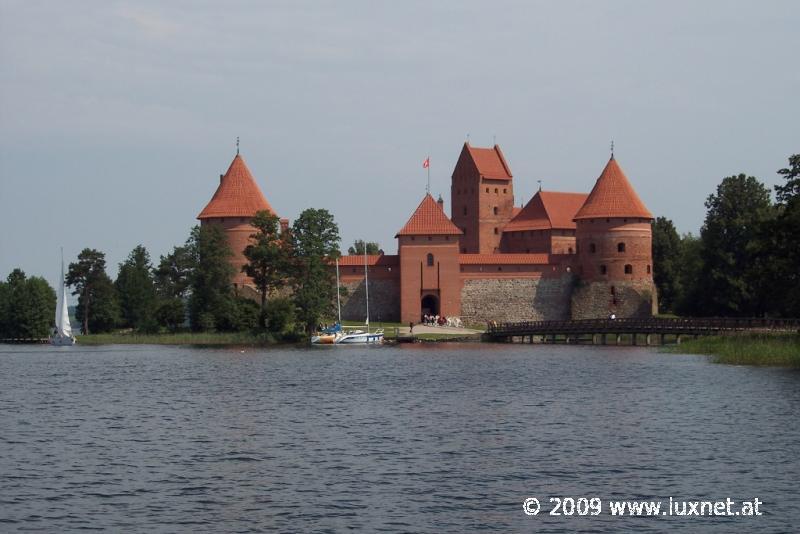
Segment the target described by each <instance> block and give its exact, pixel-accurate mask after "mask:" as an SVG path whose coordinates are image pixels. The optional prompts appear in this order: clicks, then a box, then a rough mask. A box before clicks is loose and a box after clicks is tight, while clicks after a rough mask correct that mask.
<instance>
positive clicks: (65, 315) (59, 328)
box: [50, 249, 75, 346]
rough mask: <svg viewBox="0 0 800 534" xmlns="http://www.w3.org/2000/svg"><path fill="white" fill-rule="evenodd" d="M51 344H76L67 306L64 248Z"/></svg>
mask: <svg viewBox="0 0 800 534" xmlns="http://www.w3.org/2000/svg"><path fill="white" fill-rule="evenodd" d="M50 344H51V345H57V346H69V345H74V344H75V336H73V335H72V325H71V324H70V323H69V308H68V307H67V286H66V284H65V283H64V250H63V249H62V250H61V281H60V284H59V287H58V295H56V318H55V326H54V327H53V333H52V334H51V335H50Z"/></svg>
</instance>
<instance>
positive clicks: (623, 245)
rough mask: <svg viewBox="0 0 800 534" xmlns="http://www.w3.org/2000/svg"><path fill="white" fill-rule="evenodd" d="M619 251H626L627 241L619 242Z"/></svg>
mask: <svg viewBox="0 0 800 534" xmlns="http://www.w3.org/2000/svg"><path fill="white" fill-rule="evenodd" d="M617 252H625V243H617Z"/></svg>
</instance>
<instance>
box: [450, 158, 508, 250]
mask: <svg viewBox="0 0 800 534" xmlns="http://www.w3.org/2000/svg"><path fill="white" fill-rule="evenodd" d="M511 178H512V176H511V169H510V168H509V166H508V163H506V160H505V158H504V157H503V152H502V151H501V150H500V147H499V146H497V145H494V147H493V148H476V147H472V146H470V144H469V143H464V148H462V149H461V155H460V156H459V157H458V162H457V163H456V167H455V169H454V170H453V179H452V182H451V186H450V206H451V209H452V219H453V223H454V224H455V225H456V226H458V228H460V229H461V231H462V232H463V236H462V237H461V252H462V253H467V254H493V253H496V252H500V239H501V237H502V231H503V226H504V225H505V224H506V223H507V222H508V221H510V220H511V217H512V216H513V210H514V185H513V183H512V180H511Z"/></svg>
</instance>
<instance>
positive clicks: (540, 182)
mask: <svg viewBox="0 0 800 534" xmlns="http://www.w3.org/2000/svg"><path fill="white" fill-rule="evenodd" d="M536 181H537V182H539V191H541V190H542V181H541V180H536Z"/></svg>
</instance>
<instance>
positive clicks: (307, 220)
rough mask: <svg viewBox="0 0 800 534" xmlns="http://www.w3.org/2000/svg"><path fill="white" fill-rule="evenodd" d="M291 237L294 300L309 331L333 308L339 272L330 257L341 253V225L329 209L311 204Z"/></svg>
mask: <svg viewBox="0 0 800 534" xmlns="http://www.w3.org/2000/svg"><path fill="white" fill-rule="evenodd" d="M291 240H292V287H293V289H294V302H295V306H296V308H297V312H298V319H299V321H300V322H301V323H302V324H303V325H304V326H305V329H306V332H308V331H311V330H313V329H314V326H315V325H316V324H317V323H318V322H319V318H320V317H322V316H323V315H326V314H329V313H331V312H332V311H333V305H334V302H335V298H336V273H335V272H334V270H333V269H331V266H330V260H331V259H332V258H337V257H339V241H340V239H339V227H338V226H337V225H336V222H334V220H333V215H331V214H330V213H329V212H328V211H327V210H324V209H313V208H309V209H307V210H305V211H303V213H301V214H300V216H299V217H298V218H297V219H296V220H295V221H294V224H293V225H292V231H291Z"/></svg>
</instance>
